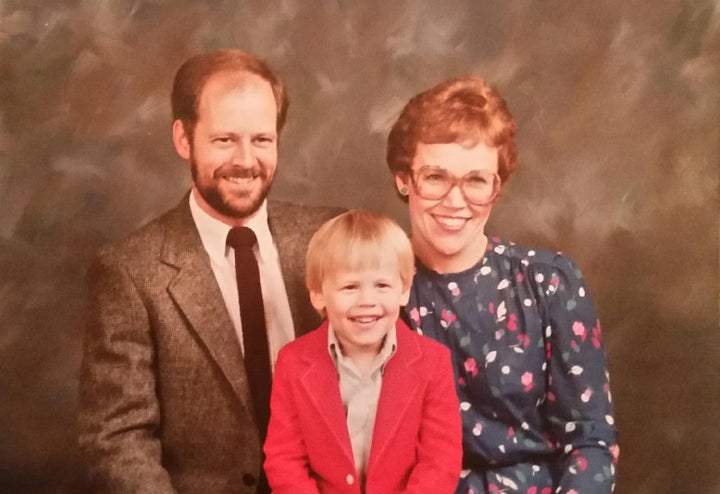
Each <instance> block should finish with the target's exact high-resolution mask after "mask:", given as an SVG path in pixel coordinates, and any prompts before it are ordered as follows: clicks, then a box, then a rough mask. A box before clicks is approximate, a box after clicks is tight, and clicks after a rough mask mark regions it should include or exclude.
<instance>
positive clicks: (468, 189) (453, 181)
mask: <svg viewBox="0 0 720 494" xmlns="http://www.w3.org/2000/svg"><path fill="white" fill-rule="evenodd" d="M411 180H412V184H413V188H414V189H415V193H416V194H417V195H418V196H420V197H421V198H423V199H428V200H431V201H437V200H440V199H442V198H444V197H445V196H446V195H448V193H450V191H451V190H452V188H453V187H455V186H456V185H457V186H458V188H459V189H460V192H462V195H463V197H465V200H466V201H467V202H469V203H470V204H473V205H475V206H489V205H490V204H492V203H493V201H494V200H495V199H496V198H497V196H498V194H499V192H500V177H498V176H497V174H496V173H492V172H489V171H487V170H473V171H471V172H469V173H466V174H465V175H463V176H462V177H456V176H454V175H451V174H450V172H448V171H447V170H445V169H444V168H437V167H433V166H427V165H425V166H422V167H420V168H419V169H417V170H415V171H414V172H413V173H412V175H411Z"/></svg>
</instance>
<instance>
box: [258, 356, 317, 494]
mask: <svg viewBox="0 0 720 494" xmlns="http://www.w3.org/2000/svg"><path fill="white" fill-rule="evenodd" d="M290 367H291V365H290V364H289V359H288V352H287V349H283V350H281V351H280V353H279V354H278V360H277V363H276V364H275V376H274V377H273V384H272V394H271V397H270V423H269V425H268V434H267V439H266V440H265V446H264V451H265V473H266V475H267V479H268V483H269V484H270V489H271V490H272V492H273V494H319V490H318V486H317V482H316V481H315V480H314V479H313V478H311V477H310V463H309V456H308V452H307V448H306V446H305V442H304V440H303V437H302V432H301V430H300V422H299V418H298V408H297V403H296V401H295V397H294V395H293V382H292V376H291V371H290Z"/></svg>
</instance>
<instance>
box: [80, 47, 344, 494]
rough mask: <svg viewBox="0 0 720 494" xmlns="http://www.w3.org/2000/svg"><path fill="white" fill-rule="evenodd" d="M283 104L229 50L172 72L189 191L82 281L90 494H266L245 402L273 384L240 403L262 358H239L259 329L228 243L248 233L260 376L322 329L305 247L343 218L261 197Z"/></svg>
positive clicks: (254, 423)
mask: <svg viewBox="0 0 720 494" xmlns="http://www.w3.org/2000/svg"><path fill="white" fill-rule="evenodd" d="M287 105H288V103H287V98H286V95H285V90H284V88H283V85H282V83H281V82H280V81H279V80H278V79H277V77H276V76H275V75H274V74H273V73H272V72H271V71H270V70H269V69H268V67H267V66H266V65H265V64H263V63H262V62H261V61H259V60H257V59H255V58H254V57H252V56H250V55H248V54H246V53H244V52H241V51H238V50H224V51H217V52H210V53H205V54H201V55H197V56H195V57H192V58H190V59H189V60H188V61H186V62H185V63H184V64H183V66H182V67H181V68H180V69H179V70H178V73H177V74H176V77H175V83H174V87H173V95H172V106H173V117H174V119H175V120H174V123H173V128H172V130H173V143H174V145H175V149H176V150H177V152H178V154H179V155H180V156H181V157H182V158H183V159H184V160H186V161H187V162H188V163H189V165H190V170H191V174H192V189H191V191H190V192H189V194H188V195H186V196H185V197H184V198H183V200H182V201H181V202H180V204H179V205H178V206H177V207H176V208H175V209H172V210H171V211H169V212H168V213H166V214H165V215H163V216H161V217H160V218H158V219H156V220H154V221H153V222H151V223H150V224H148V225H147V226H145V227H144V228H142V229H140V230H139V231H138V232H136V233H134V234H133V235H131V236H130V237H129V238H128V239H126V240H124V241H122V242H120V243H119V244H117V245H114V246H109V247H106V248H103V249H102V250H101V251H100V253H99V256H98V259H97V260H96V262H95V263H94V265H93V266H92V267H91V269H90V271H89V280H90V293H91V303H90V312H89V324H88V327H87V333H86V335H85V345H84V356H83V363H82V369H81V374H80V446H81V448H82V450H83V453H84V455H85V458H86V460H87V463H88V472H89V477H90V481H91V483H92V485H93V488H94V489H95V491H96V492H102V493H133V494H138V493H152V494H165V493H168V494H169V493H189V494H194V493H198V494H200V493H203V494H207V493H212V494H215V493H218V494H221V493H231V492H232V493H240V494H255V493H258V494H264V493H265V492H267V487H266V483H265V482H264V481H263V478H264V477H263V475H262V442H263V440H264V430H265V427H266V426H267V424H266V418H263V417H261V414H260V413H256V410H257V408H256V406H257V403H258V401H260V402H262V400H256V398H258V396H260V395H262V394H263V393H269V389H266V390H262V389H260V392H259V393H257V392H251V385H252V379H250V378H249V376H250V375H251V374H253V366H249V367H248V368H247V371H246V366H245V365H244V361H245V362H246V359H244V357H248V358H254V356H255V355H256V354H257V353H258V351H257V350H248V352H247V353H244V349H245V348H246V347H247V346H248V340H247V339H245V338H246V337H248V336H250V333H252V334H255V332H254V331H255V330H254V329H253V330H252V331H251V329H252V328H246V327H244V326H245V319H244V318H243V311H245V309H241V308H240V306H241V305H242V301H239V299H238V294H239V292H241V293H242V292H243V290H244V287H245V284H246V283H248V282H247V280H244V279H238V280H236V272H235V264H236V263H235V259H236V256H235V253H236V249H235V248H234V247H230V246H227V245H226V238H227V237H228V232H229V231H230V229H231V227H241V226H247V227H249V228H250V229H251V230H253V232H254V234H255V237H257V244H256V245H255V246H254V247H253V250H252V251H251V253H250V256H251V258H252V256H253V254H254V255H255V257H256V258H257V259H256V260H255V259H253V265H254V263H255V261H257V266H258V268H256V271H255V272H256V273H257V272H258V271H259V278H260V281H261V282H260V283H259V285H261V286H262V301H261V303H260V306H261V310H260V312H261V313H263V314H264V319H265V323H266V324H265V328H263V331H265V329H266V330H267V336H264V332H263V333H262V335H263V336H262V337H261V338H260V340H261V341H262V342H263V344H265V345H266V348H269V351H267V350H266V351H265V354H266V357H265V362H266V363H267V368H268V373H267V374H268V379H269V374H270V365H271V364H270V363H269V361H271V362H273V363H274V359H275V357H276V355H277V352H278V351H279V349H280V347H281V346H282V345H283V344H285V343H287V342H288V341H290V340H292V339H293V337H294V336H295V332H298V334H299V333H301V332H303V331H308V330H309V329H311V328H314V327H316V326H317V324H318V323H319V321H318V318H317V315H316V313H315V312H314V310H313V309H312V307H311V305H310V301H309V298H308V296H307V294H306V290H305V281H304V270H305V268H304V256H305V246H306V245H307V243H308V241H309V239H310V236H311V235H312V233H313V232H314V231H315V230H316V229H317V227H318V226H319V225H320V224H322V223H323V222H324V221H325V220H327V219H329V218H331V217H333V216H335V215H336V214H338V213H339V210H337V209H329V208H322V209H320V208H307V207H301V206H293V205H288V204H282V203H274V202H272V201H267V200H266V197H267V194H268V190H269V189H270V185H271V184H272V181H273V178H274V176H275V171H276V168H277V143H278V137H279V133H280V130H281V129H282V126H283V123H284V120H285V115H286V111H287ZM238 255H239V254H238ZM236 283H237V284H236ZM258 293H259V287H258ZM259 296H260V295H258V297H259ZM262 306H264V310H263V309H262ZM243 307H245V305H243ZM249 313H250V310H248V311H247V314H249ZM293 328H294V331H293ZM260 353H261V354H262V353H263V352H260ZM268 353H269V358H268V357H267V355H268ZM253 365H254V364H253ZM267 387H268V388H269V382H268V384H267ZM256 389H257V387H255V388H253V390H256Z"/></svg>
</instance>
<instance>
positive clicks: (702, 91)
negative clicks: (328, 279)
mask: <svg viewBox="0 0 720 494" xmlns="http://www.w3.org/2000/svg"><path fill="white" fill-rule="evenodd" d="M719 26H720V3H719V2H718V1H712V0H706V1H694V2H693V1H672V0H669V1H655V2H649V1H640V0H599V1H596V2H578V1H575V0H547V1H530V0H519V1H497V2H495V1H485V0H474V1H471V0H467V1H461V0H453V1H409V0H398V1H381V0H372V1H350V0H338V1H320V0H315V1H311V0H305V1H303V0H284V1H257V2H255V1H243V0H232V1H230V0H228V1H220V0H218V1H211V0H204V1H200V0H193V1H191V0H178V1H171V0H14V1H13V0H0V321H2V322H0V493H2V494H4V493H43V494H50V493H53V494H66V493H82V492H84V486H83V482H82V473H81V468H80V460H79V456H78V451H77V446H76V433H77V429H76V413H77V379H78V369H79V363H80V356H81V353H80V352H81V335H82V319H83V316H82V313H83V307H84V303H85V299H86V295H87V294H86V285H85V280H84V275H85V269H86V266H87V264H88V262H89V260H90V259H91V257H92V255H93V253H94V252H95V250H96V249H97V247H98V246H99V245H101V244H103V243H105V242H108V241H112V240H115V239H118V238H120V237H122V236H124V235H126V234H128V233H129V232H130V231H132V230H134V229H135V228H137V227H139V226H140V225H142V224H144V223H146V222H147V221H149V220H150V219H152V218H153V217H155V216H157V215H158V214H160V213H161V212H163V211H165V210H166V209H168V208H170V207H172V206H174V205H175V204H176V203H177V202H178V201H179V200H180V198H181V197H182V195H183V193H184V191H185V190H186V189H187V187H188V185H189V170H188V169H187V165H186V164H185V163H184V162H182V161H181V160H180V159H179V158H178V157H177V156H176V154H175V152H174V150H173V147H172V143H171V134H170V125H171V116H170V105H169V95H170V90H171V85H172V78H173V76H174V72H175V70H176V69H177V68H178V67H179V65H180V64H181V63H182V61H183V60H184V59H186V58H187V57H188V56H190V55H191V54H193V53H195V52H196V51H198V50H205V49H212V48H221V47H238V48H242V49H245V50H247V51H249V52H251V53H253V54H255V55H258V56H259V57H261V58H263V59H265V60H266V61H267V62H268V63H269V64H270V65H271V66H272V67H273V68H274V69H275V70H276V71H277V72H278V73H279V74H280V75H281V77H282V78H283V79H284V80H285V81H286V83H287V85H288V87H289V91H290V99H291V104H290V112H289V118H288V124H287V126H286V128H285V131H284V133H283V135H282V138H281V143H280V146H281V154H280V165H279V172H278V177H277V180H276V183H275V185H274V187H273V191H272V194H273V196H274V197H276V198H279V199H285V200H291V201H295V202H301V203H307V204H322V205H339V206H344V207H365V208H369V209H373V210H376V211H380V212H384V213H387V214H389V215H391V216H392V217H394V218H396V219H397V220H398V221H400V222H401V224H402V225H403V226H405V227H407V226H408V222H407V218H406V211H405V206H404V204H403V203H402V202H401V201H400V200H399V199H398V198H397V196H396V194H395V192H394V190H393V187H392V179H391V176H390V173H389V172H388V170H387V167H386V164H385V159H384V157H385V144H386V138H387V133H388V131H389V128H390V125H391V124H392V122H393V121H394V119H395V118H396V116H397V114H398V112H399V110H400V108H401V106H402V105H403V104H404V103H405V102H406V101H407V99H408V98H409V97H410V96H412V95H414V94H415V93H417V92H419V91H421V90H424V89H426V88H428V87H429V86H431V85H434V84H435V83H437V82H440V81H441V80H443V79H445V78H447V77H450V76H454V75H461V74H468V73H474V74H479V75H482V76H484V77H485V78H486V79H488V80H489V81H491V82H492V83H493V85H495V86H496V87H498V89H499V90H500V92H501V93H502V94H503V95H504V97H505V98H506V100H507V102H508V104H509V107H510V110H511V111H512V112H513V114H514V115H515V117H516V119H517V121H518V124H519V135H518V143H519V151H520V166H519V170H518V172H517V174H516V175H515V176H514V177H513V178H512V179H511V180H510V182H509V183H508V184H507V186H506V188H505V190H504V193H503V197H502V198H501V200H500V203H499V204H498V205H497V206H496V207H495V210H494V212H493V216H492V218H491V221H490V223H489V225H488V227H487V232H488V233H490V234H496V235H501V236H503V237H505V238H508V239H512V240H514V241H516V242H520V243H526V244H533V245H540V246H545V247H548V248H551V249H557V250H562V251H564V252H566V253H568V254H570V255H571V256H572V257H573V258H574V259H575V260H576V261H577V262H578V264H579V265H580V266H581V268H582V269H583V271H584V274H585V276H586V278H587V279H588V281H589V284H590V287H591V290H592V292H593V295H594V297H595V300H596V303H597V306H598V311H599V313H600V316H601V320H602V322H603V328H604V338H605V340H604V343H605V349H606V351H607V353H608V356H609V368H610V372H611V385H612V391H613V395H614V401H615V404H616V407H617V423H618V427H619V429H620V446H621V459H620V465H619V475H618V484H617V488H616V492H617V493H620V494H658V493H680V492H683V493H685V492H692V493H710V494H712V493H718V492H720V467H718V466H717V465H718V457H720V425H719V423H720V330H719V327H718V299H719V294H718V275H719V268H718V242H719V238H720V234H719V232H718V223H719V218H718V216H719V205H718V169H719V166H718V165H719V164H720V132H719V130H718V122H719V115H720V29H719ZM218 434H222V431H218ZM523 494H524V493H523Z"/></svg>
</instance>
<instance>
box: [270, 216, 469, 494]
mask: <svg viewBox="0 0 720 494" xmlns="http://www.w3.org/2000/svg"><path fill="white" fill-rule="evenodd" d="M413 272H414V259H413V254H412V250H411V247H410V243H409V241H408V238H407V236H406V235H405V233H404V232H403V231H402V229H400V227H399V226H398V225H396V224H395V223H394V222H393V221H392V220H390V219H388V218H386V217H384V216H380V215H377V214H374V213H370V212H366V211H349V212H347V213H345V214H342V215H340V216H338V217H336V218H333V219H332V220H330V221H328V222H327V223H325V224H324V225H323V226H322V227H321V228H320V229H319V230H318V231H317V232H316V233H315V235H314V236H313V238H312V240H311V241H310V244H309V246H308V252H307V286H308V289H309V291H310V300H311V302H312V304H313V306H314V307H315V309H316V310H318V311H319V312H320V313H321V314H322V315H323V316H324V317H326V320H325V322H324V323H323V324H322V325H321V326H320V327H319V328H318V329H316V330H315V331H312V332H310V333H308V334H306V335H304V336H302V337H300V338H299V339H297V340H295V341H294V342H292V343H289V344H288V345H286V346H285V347H284V348H283V349H282V350H281V351H280V354H279V356H278V360H277V364H276V367H275V377H274V382H273V389H272V398H271V401H270V407H271V416H270V425H269V430H268V435H267V440H266V442H265V455H266V460H265V471H266V473H267V477H268V481H269V483H270V487H271V489H272V491H273V493H274V494H318V493H328V494H342V493H348V494H350V493H352V494H394V493H410V492H412V493H427V494H445V493H447V494H450V493H452V492H454V490H455V486H456V485H457V481H458V475H459V473H460V469H461V461H462V445H461V427H460V411H459V406H458V401H457V396H456V394H455V387H454V382H453V373H452V368H451V364H450V354H449V352H448V350H447V349H446V348H445V347H443V346H441V345H440V344H438V343H436V342H434V341H432V340H430V339H429V338H426V337H424V336H420V335H418V334H416V333H415V332H413V331H411V330H410V329H409V328H408V327H407V326H406V325H405V324H404V323H403V322H402V321H400V320H399V319H398V315H399V311H400V306H401V305H404V304H405V303H406V302H407V299H408V295H409V290H410V283H411V281H412V277H413Z"/></svg>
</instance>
